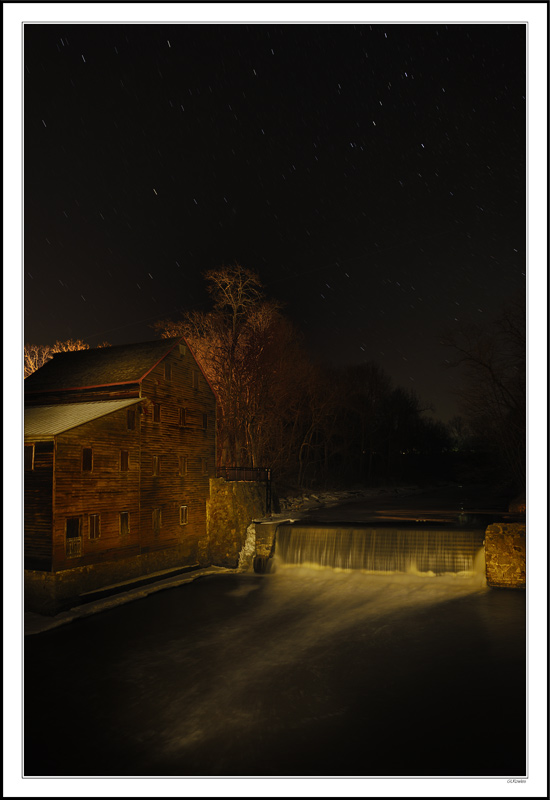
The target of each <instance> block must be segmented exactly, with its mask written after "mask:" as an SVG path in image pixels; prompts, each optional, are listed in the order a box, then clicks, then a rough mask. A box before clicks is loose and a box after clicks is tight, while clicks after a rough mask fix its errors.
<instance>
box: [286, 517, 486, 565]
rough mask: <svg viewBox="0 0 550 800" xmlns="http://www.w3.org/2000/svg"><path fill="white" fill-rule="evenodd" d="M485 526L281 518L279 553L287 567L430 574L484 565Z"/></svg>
mask: <svg viewBox="0 0 550 800" xmlns="http://www.w3.org/2000/svg"><path fill="white" fill-rule="evenodd" d="M484 536H485V532H484V530H483V529H461V528H442V527H437V528H431V527H421V528H418V527H406V526H399V527H396V526H383V525H376V526H373V525H353V526H343V525H341V526H335V525H328V524H327V525H320V524H311V523H309V524H307V523H283V524H280V525H279V526H278V527H277V532H276V536H275V556H276V559H277V562H278V563H280V564H283V565H287V566H298V565H300V566H316V567H328V568H332V569H338V570H362V571H364V572H387V573H391V572H402V573H416V574H426V575H443V574H449V573H454V574H460V573H470V574H473V573H475V572H477V571H479V570H480V568H481V569H482V565H481V564H480V558H479V555H480V553H481V554H482V552H483V541H484Z"/></svg>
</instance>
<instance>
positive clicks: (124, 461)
mask: <svg viewBox="0 0 550 800" xmlns="http://www.w3.org/2000/svg"><path fill="white" fill-rule="evenodd" d="M129 462H130V459H129V455H128V450H121V451H120V471H121V472H128V470H129V469H130V463H129Z"/></svg>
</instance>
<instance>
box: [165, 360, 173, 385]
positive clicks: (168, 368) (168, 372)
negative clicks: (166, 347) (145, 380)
mask: <svg viewBox="0 0 550 800" xmlns="http://www.w3.org/2000/svg"><path fill="white" fill-rule="evenodd" d="M164 380H166V381H169V380H172V364H170V362H169V361H165V362H164Z"/></svg>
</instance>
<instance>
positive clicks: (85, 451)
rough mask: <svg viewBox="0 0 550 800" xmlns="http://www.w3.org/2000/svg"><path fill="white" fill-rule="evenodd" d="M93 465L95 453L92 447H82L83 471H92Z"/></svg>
mask: <svg viewBox="0 0 550 800" xmlns="http://www.w3.org/2000/svg"><path fill="white" fill-rule="evenodd" d="M92 466H93V455H92V448H91V447H83V448H82V472H91V471H92Z"/></svg>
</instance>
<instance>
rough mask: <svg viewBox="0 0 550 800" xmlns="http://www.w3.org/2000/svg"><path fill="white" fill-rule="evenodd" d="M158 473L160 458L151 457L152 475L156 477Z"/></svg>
mask: <svg viewBox="0 0 550 800" xmlns="http://www.w3.org/2000/svg"><path fill="white" fill-rule="evenodd" d="M159 472H160V456H153V475H158V474H159Z"/></svg>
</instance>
